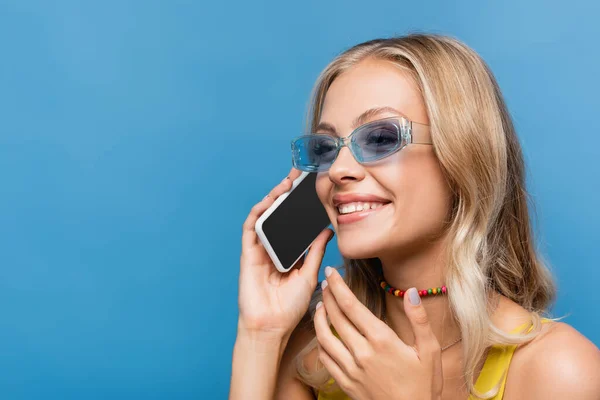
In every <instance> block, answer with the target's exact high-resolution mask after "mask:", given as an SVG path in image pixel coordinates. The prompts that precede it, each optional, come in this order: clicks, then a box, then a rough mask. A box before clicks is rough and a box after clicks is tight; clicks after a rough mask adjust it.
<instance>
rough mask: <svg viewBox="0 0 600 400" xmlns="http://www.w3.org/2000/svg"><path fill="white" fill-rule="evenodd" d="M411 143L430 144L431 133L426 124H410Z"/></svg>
mask: <svg viewBox="0 0 600 400" xmlns="http://www.w3.org/2000/svg"><path fill="white" fill-rule="evenodd" d="M411 125H412V127H411V136H412V141H411V143H414V144H432V143H433V142H432V141H431V133H430V130H429V126H428V125H422V124H417V123H414V122H413V123H412V124H411Z"/></svg>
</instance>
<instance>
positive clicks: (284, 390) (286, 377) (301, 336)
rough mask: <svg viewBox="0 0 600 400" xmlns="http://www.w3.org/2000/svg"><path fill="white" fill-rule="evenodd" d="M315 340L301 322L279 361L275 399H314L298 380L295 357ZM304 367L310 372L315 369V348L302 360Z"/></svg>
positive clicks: (310, 391) (311, 391)
mask: <svg viewBox="0 0 600 400" xmlns="http://www.w3.org/2000/svg"><path fill="white" fill-rule="evenodd" d="M314 338H315V333H314V331H312V330H311V329H308V328H307V327H306V323H305V321H304V320H303V321H302V322H301V323H300V324H298V326H297V327H296V329H295V330H294V332H293V333H292V335H291V336H290V339H289V341H288V343H287V345H286V348H285V351H284V353H283V357H282V359H281V363H280V367H279V374H278V376H277V387H276V395H275V398H276V399H294V400H309V399H310V400H313V399H315V398H316V396H315V394H314V391H313V390H312V388H310V387H309V386H307V385H305V384H304V383H303V382H301V381H300V380H299V379H298V371H297V369H296V356H298V354H300V352H301V351H302V350H303V349H304V348H305V347H306V346H307V345H308V344H309V343H310V341H311V340H312V339H314ZM303 360H304V363H303V364H304V367H305V368H306V369H307V370H308V371H310V372H312V371H313V370H314V369H315V368H316V363H317V360H318V353H317V350H316V348H315V349H314V350H312V351H310V352H309V353H308V354H307V355H306V356H304V358H303Z"/></svg>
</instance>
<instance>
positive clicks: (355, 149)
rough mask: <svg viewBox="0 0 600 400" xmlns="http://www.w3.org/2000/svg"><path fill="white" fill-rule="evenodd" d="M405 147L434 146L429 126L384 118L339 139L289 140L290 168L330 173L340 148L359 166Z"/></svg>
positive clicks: (318, 135) (318, 136) (304, 137)
mask: <svg viewBox="0 0 600 400" xmlns="http://www.w3.org/2000/svg"><path fill="white" fill-rule="evenodd" d="M408 144H433V143H432V142H431V135H430V132H429V126H428V125H424V124H419V123H416V122H412V121H411V120H409V119H407V118H405V117H391V118H384V119H380V120H377V121H372V122H369V123H366V124H364V125H361V126H359V127H358V128H356V129H355V130H354V131H353V132H352V133H351V134H350V135H348V136H346V137H343V138H340V137H335V136H331V135H327V134H323V133H314V134H310V135H302V136H299V137H297V138H295V139H293V140H292V165H293V166H294V168H296V169H298V170H301V171H306V172H323V171H327V170H329V168H330V167H331V165H332V164H333V163H334V162H335V160H336V158H337V156H338V154H339V153H340V150H341V149H342V147H344V146H347V147H348V149H350V152H351V153H352V155H353V156H354V158H355V159H356V161H358V162H359V163H361V164H366V163H370V162H374V161H378V160H381V159H382V158H385V157H388V156H390V155H392V154H394V153H395V152H397V151H399V150H402V149H403V148H404V147H405V146H406V145H408Z"/></svg>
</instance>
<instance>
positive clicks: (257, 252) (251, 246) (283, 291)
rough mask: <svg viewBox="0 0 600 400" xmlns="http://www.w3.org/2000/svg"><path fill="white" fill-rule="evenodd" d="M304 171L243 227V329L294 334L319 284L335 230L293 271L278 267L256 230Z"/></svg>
mask: <svg viewBox="0 0 600 400" xmlns="http://www.w3.org/2000/svg"><path fill="white" fill-rule="evenodd" d="M299 175H300V171H298V170H296V169H294V168H292V171H291V172H290V174H289V175H288V177H286V178H285V179H284V180H283V181H282V182H281V183H280V184H279V185H277V186H275V187H274V188H273V190H271V192H270V193H269V194H268V195H267V197H265V198H264V199H263V200H262V201H261V202H259V203H258V204H256V205H255V206H254V207H252V210H251V211H250V214H249V215H248V218H247V219H246V221H245V222H244V225H243V233H242V254H241V258H240V280H239V299H238V305H239V310H240V314H239V323H238V327H239V329H245V330H246V331H247V332H251V333H253V334H256V333H258V334H262V333H266V334H269V335H275V336H276V337H277V336H279V337H285V336H286V335H289V334H291V332H292V331H293V330H294V328H295V327H296V325H298V322H300V319H301V318H302V316H303V315H304V314H305V313H306V310H307V309H308V305H309V303H310V299H311V296H312V293H313V292H314V291H315V289H316V287H317V283H318V273H319V268H320V267H321V261H322V259H323V254H324V253H325V247H326V245H327V242H328V241H329V240H330V239H331V237H333V231H332V230H330V229H325V230H323V232H321V233H320V234H319V236H318V237H317V239H315V241H314V242H313V244H312V246H311V247H310V249H309V252H308V254H307V255H306V257H305V258H304V259H300V260H299V261H298V263H297V264H296V265H295V266H294V268H293V269H291V270H290V271H289V272H287V273H285V274H282V273H281V272H279V271H278V270H277V269H276V268H275V265H274V264H273V262H272V261H271V258H270V257H269V255H268V254H267V252H266V250H265V249H264V247H263V246H262V243H261V242H260V240H259V239H258V237H257V234H256V231H255V230H254V224H255V223H256V220H257V219H258V218H259V217H260V216H261V214H262V213H263V212H265V210H266V209H267V208H269V207H270V206H271V204H273V202H274V201H275V200H276V199H277V198H278V197H279V196H281V195H282V194H283V193H285V192H287V191H289V190H290V189H291V188H292V181H293V180H294V179H296V178H297V177H298V176H299Z"/></svg>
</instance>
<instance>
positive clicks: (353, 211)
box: [333, 193, 391, 225]
mask: <svg viewBox="0 0 600 400" xmlns="http://www.w3.org/2000/svg"><path fill="white" fill-rule="evenodd" d="M389 203H391V201H390V200H388V199H385V198H383V197H380V196H376V195H373V194H368V193H344V194H341V193H340V194H336V195H335V196H333V205H334V207H335V209H336V211H337V212H338V216H337V222H338V224H339V225H342V224H349V223H353V222H357V221H360V220H363V219H365V218H367V217H369V216H371V215H376V214H378V213H380V212H381V210H385V209H387V208H388V204H389ZM365 205H368V207H365ZM340 211H342V212H340Z"/></svg>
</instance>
